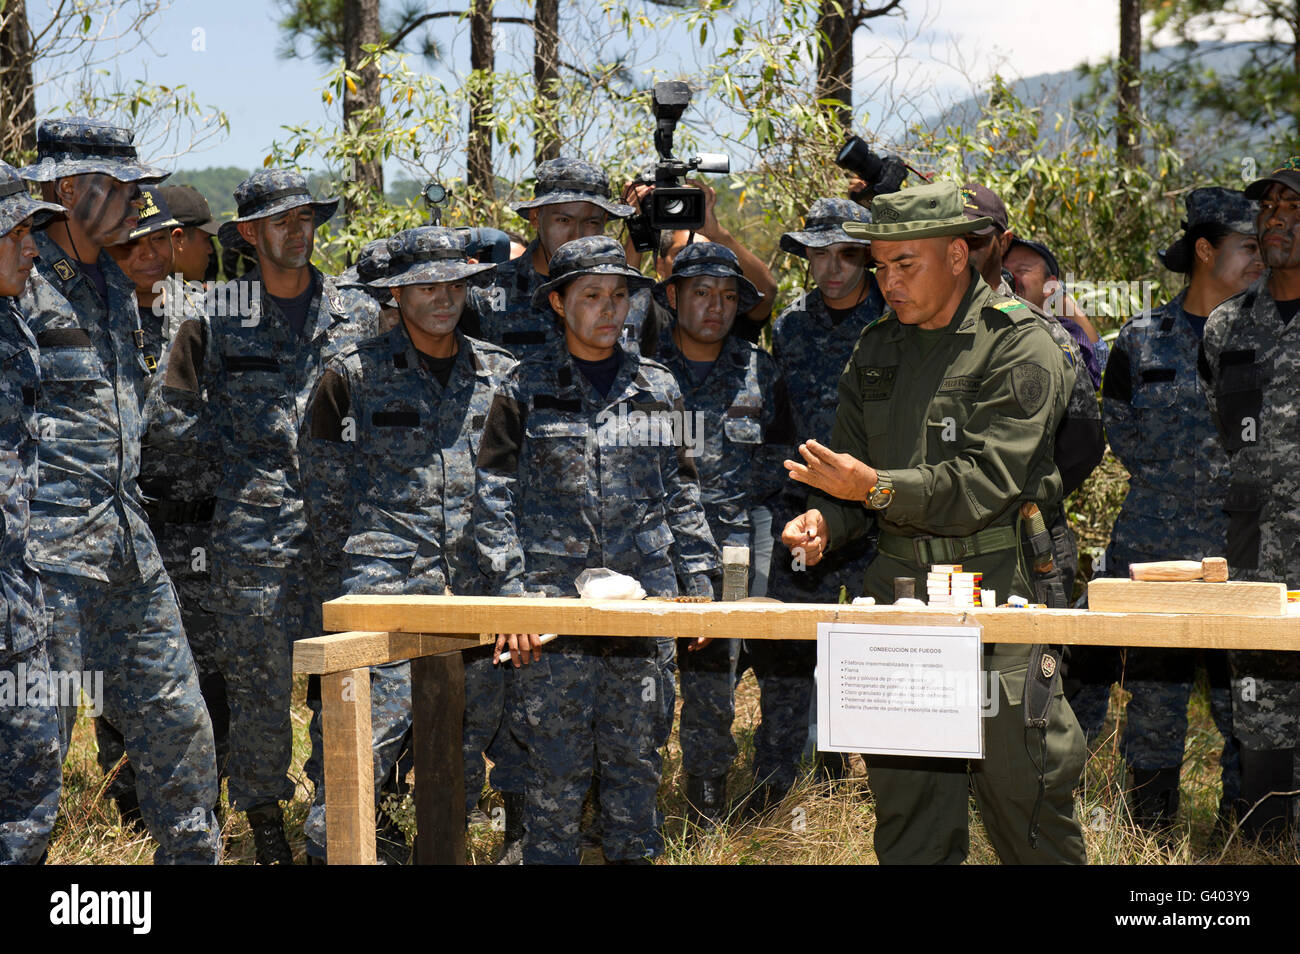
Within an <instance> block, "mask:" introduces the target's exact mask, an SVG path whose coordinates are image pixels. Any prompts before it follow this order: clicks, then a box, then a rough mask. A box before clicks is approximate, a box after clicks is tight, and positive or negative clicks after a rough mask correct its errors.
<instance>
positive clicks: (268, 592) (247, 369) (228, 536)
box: [149, 170, 375, 812]
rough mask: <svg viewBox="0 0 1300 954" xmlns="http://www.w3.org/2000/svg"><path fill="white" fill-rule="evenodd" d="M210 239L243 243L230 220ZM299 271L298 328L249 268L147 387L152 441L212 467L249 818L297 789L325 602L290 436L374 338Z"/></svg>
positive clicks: (248, 185)
mask: <svg viewBox="0 0 1300 954" xmlns="http://www.w3.org/2000/svg"><path fill="white" fill-rule="evenodd" d="M235 198H236V201H237V202H238V204H239V207H240V214H241V217H242V218H244V219H245V220H247V219H252V218H259V217H264V216H268V215H274V214H277V213H278V212H280V211H283V210H285V209H289V208H295V207H298V206H302V205H305V204H310V205H311V206H312V208H313V210H314V211H315V213H316V220H317V223H318V224H319V223H321V222H323V221H325V219H327V218H328V217H329V214H330V213H331V212H332V211H333V208H334V206H335V205H336V204H337V203H336V201H335V200H329V201H320V202H314V201H312V200H311V198H310V194H309V193H308V191H307V188H306V183H305V181H304V180H303V178H302V177H301V176H300V175H298V174H296V173H288V172H284V171H282V170H270V171H266V172H257V173H254V174H253V175H252V176H250V177H249V179H247V180H245V181H244V182H243V183H241V184H240V186H239V188H238V189H237V190H236V192H235ZM220 238H221V241H222V243H223V245H229V246H233V247H240V246H241V245H243V246H244V247H247V246H246V243H243V240H242V239H241V238H239V237H238V233H237V232H236V231H235V230H234V228H233V224H232V223H231V222H227V223H225V224H223V225H222V227H221V232H220ZM309 268H310V281H311V285H312V287H313V289H314V295H313V298H312V302H311V305H310V307H309V308H308V311H307V317H306V324H305V326H304V328H303V333H302V335H301V336H297V337H296V336H295V335H294V334H293V331H292V329H291V328H290V326H289V323H288V320H287V319H286V318H285V317H284V315H283V313H282V312H281V310H280V307H279V306H278V305H277V304H276V303H275V301H274V300H273V299H272V298H270V296H268V295H266V294H265V293H264V290H263V289H262V284H261V272H260V269H259V268H256V267H255V268H253V269H252V270H251V271H249V272H248V273H246V274H245V275H244V276H242V277H241V278H240V279H238V281H237V282H235V283H232V289H233V292H234V293H232V295H231V296H230V297H231V298H236V297H237V298H238V300H239V305H240V307H238V308H219V309H216V310H215V313H214V314H209V315H207V316H205V317H196V318H187V319H186V320H185V321H183V322H181V324H180V327H179V328H178V329H177V332H176V334H175V335H174V336H173V337H172V340H171V343H170V345H169V346H168V351H167V357H166V360H165V362H164V374H163V379H162V381H161V382H160V386H158V387H156V388H155V389H154V391H153V392H152V393H151V395H150V405H149V422H150V430H149V438H150V442H151V444H152V445H154V446H157V447H159V448H164V449H168V450H175V451H177V452H180V453H187V452H188V453H193V454H201V455H202V456H204V457H206V458H207V459H211V460H215V461H220V462H221V469H220V472H219V474H218V475H217V488H216V493H215V497H216V509H215V512H214V514H213V518H212V542H211V551H210V553H209V567H210V570H211V573H212V588H211V590H210V591H209V595H208V603H207V606H208V608H209V609H211V610H212V611H213V612H214V613H216V614H217V615H218V616H219V617H220V618H221V619H220V625H221V640H220V645H219V650H218V655H219V657H220V664H221V666H222V670H223V675H224V676H225V679H226V687H227V693H228V696H229V700H230V760H229V763H228V765H227V772H228V775H229V782H228V794H229V796H230V801H231V804H232V806H233V807H234V808H235V809H236V810H238V811H245V812H246V811H249V810H250V809H254V808H261V807H263V806H269V805H273V804H275V803H277V802H279V801H282V800H287V799H289V798H292V796H293V790H294V788H293V783H292V782H291V781H290V779H289V778H288V774H287V773H288V770H289V763H290V746H291V742H292V727H291V725H290V721H289V701H290V689H291V682H292V671H291V664H292V658H291V655H292V645H293V642H294V641H295V640H297V639H301V638H304V637H308V636H316V635H319V634H320V632H321V615H320V604H321V602H322V601H323V599H325V598H327V595H326V591H325V586H324V585H325V583H326V581H327V578H326V575H325V574H324V572H323V569H322V566H321V564H320V557H319V553H318V550H317V548H316V547H315V546H314V544H313V541H312V538H311V535H310V533H309V531H308V527H307V522H306V519H305V516H304V513H303V498H302V485H301V481H300V478H299V472H298V451H297V438H298V430H299V427H300V424H301V422H302V418H303V415H304V414H305V412H306V409H307V399H308V397H309V395H310V393H311V387H312V385H313V384H314V383H315V381H316V379H317V377H319V375H320V373H321V371H322V370H323V368H324V365H325V363H326V362H327V361H328V360H329V359H330V358H331V357H332V356H333V355H335V354H337V353H338V352H340V351H342V350H343V349H344V348H346V347H348V346H349V345H351V344H354V343H355V342H357V341H358V340H361V339H363V338H366V337H371V336H373V334H374V332H375V328H374V327H373V325H371V326H367V325H365V324H364V323H358V322H357V321H354V320H353V319H351V318H349V317H348V315H347V314H346V313H345V312H344V310H343V306H342V303H341V302H340V301H339V300H338V297H337V293H336V290H335V287H334V280H333V279H332V278H328V277H325V276H323V275H321V273H320V272H319V271H318V270H317V269H316V268H314V267H311V266H309ZM236 293H237V294H236ZM245 304H247V312H245V311H244V307H243V306H244V305H245ZM330 595H332V594H330Z"/></svg>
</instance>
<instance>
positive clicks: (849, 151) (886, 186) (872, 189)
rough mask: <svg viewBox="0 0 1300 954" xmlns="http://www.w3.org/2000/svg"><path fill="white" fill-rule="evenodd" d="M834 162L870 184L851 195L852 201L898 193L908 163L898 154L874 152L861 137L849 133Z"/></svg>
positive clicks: (905, 176) (904, 177) (905, 175)
mask: <svg viewBox="0 0 1300 954" xmlns="http://www.w3.org/2000/svg"><path fill="white" fill-rule="evenodd" d="M835 164H836V165H837V166H839V167H840V168H841V169H845V170H847V171H849V172H851V173H853V174H854V175H855V176H857V177H858V178H859V179H861V180H862V181H863V182H865V183H866V184H867V187H866V188H865V189H858V190H857V191H856V192H853V193H851V194H850V195H849V198H850V199H852V200H853V201H855V202H857V201H860V200H861V199H862V198H864V197H871V196H877V195H888V194H889V193H890V192H897V191H898V190H899V189H900V188H901V187H902V185H903V180H904V179H906V178H907V166H905V165H904V164H903V160H902V159H899V158H898V157H897V156H881V155H878V154H876V153H875V152H872V150H871V147H870V146H868V145H867V144H866V142H864V141H863V139H862V137H861V136H849V138H848V139H846V140H845V141H844V145H843V146H842V147H841V148H840V152H839V155H837V156H836V157H835Z"/></svg>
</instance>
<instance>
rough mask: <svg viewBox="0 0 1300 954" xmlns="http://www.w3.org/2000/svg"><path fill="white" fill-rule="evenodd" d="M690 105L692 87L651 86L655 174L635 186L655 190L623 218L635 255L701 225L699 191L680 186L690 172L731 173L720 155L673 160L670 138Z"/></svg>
mask: <svg viewBox="0 0 1300 954" xmlns="http://www.w3.org/2000/svg"><path fill="white" fill-rule="evenodd" d="M690 102H691V88H690V87H689V86H687V85H686V84H685V83H680V82H666V83H656V84H655V87H654V92H653V93H652V94H651V98H650V108H651V110H652V112H653V113H654V117H655V151H656V152H657V153H659V161H658V162H657V163H655V168H654V175H653V177H651V176H648V175H647V176H641V177H638V178H637V183H638V184H641V185H653V186H654V189H653V191H652V192H651V193H650V195H649V196H647V197H646V199H645V201H644V202H643V203H642V207H641V212H640V214H638V215H634V216H632V218H630V219H628V222H627V229H628V234H629V235H630V236H631V238H632V244H633V246H634V247H635V248H636V250H637V251H638V252H648V251H650V250H651V249H653V248H654V247H655V246H656V245H657V244H658V237H659V236H658V233H659V232H661V231H664V230H686V231H691V232H695V231H698V230H700V229H701V228H703V227H704V219H705V201H704V190H703V189H698V188H696V187H695V186H684V185H682V179H683V178H685V177H686V176H687V175H689V174H690V173H692V172H730V171H731V160H730V159H728V158H727V157H726V156H725V155H723V154H721V153H707V152H706V153H701V154H700V155H698V156H694V157H692V158H690V159H677V158H675V157H674V156H673V134H674V133H675V132H676V131H677V123H678V121H679V120H680V119H681V118H682V113H683V112H685V111H686V107H687V106H689V105H690Z"/></svg>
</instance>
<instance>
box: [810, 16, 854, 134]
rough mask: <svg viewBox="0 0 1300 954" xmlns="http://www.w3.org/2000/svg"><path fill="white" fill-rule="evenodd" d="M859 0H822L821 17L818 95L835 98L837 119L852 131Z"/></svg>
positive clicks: (834, 112)
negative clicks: (854, 61)
mask: <svg viewBox="0 0 1300 954" xmlns="http://www.w3.org/2000/svg"><path fill="white" fill-rule="evenodd" d="M857 26H858V21H857V4H856V3H854V2H852V0H820V12H819V13H818V17H817V32H818V33H819V34H820V36H819V43H818V44H817V99H818V100H835V101H836V102H838V103H839V104H840V105H838V106H835V107H832V109H833V114H834V117H835V120H836V121H837V122H838V123H839V124H840V125H841V126H842V127H843V128H844V130H845V132H848V130H849V127H850V126H851V125H852V123H853V31H854V30H855V29H857Z"/></svg>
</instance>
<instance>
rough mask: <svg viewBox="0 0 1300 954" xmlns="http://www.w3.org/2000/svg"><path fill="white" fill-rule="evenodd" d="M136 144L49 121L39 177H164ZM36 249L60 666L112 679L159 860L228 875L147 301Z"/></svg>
mask: <svg viewBox="0 0 1300 954" xmlns="http://www.w3.org/2000/svg"><path fill="white" fill-rule="evenodd" d="M131 138H132V134H131V133H130V131H129V130H125V129H119V128H117V127H112V126H108V125H107V124H103V123H98V122H95V121H92V120H82V119H68V120H59V121H56V122H51V121H46V122H44V123H43V124H42V127H41V130H38V136H37V139H38V143H37V148H38V156H39V161H38V163H37V164H36V165H35V166H31V167H28V168H27V169H25V170H23V173H22V174H23V177H24V178H28V179H35V180H36V181H53V180H55V179H58V178H61V177H63V176H66V175H78V174H82V173H89V172H103V173H105V174H108V175H112V176H114V177H115V178H118V179H120V180H125V181H133V180H139V179H141V178H150V177H152V178H155V179H156V178H159V177H160V176H162V175H163V173H161V172H158V171H157V170H151V169H149V168H147V167H143V166H140V165H139V164H138V163H136V162H135V161H134V149H133V147H131V145H130V142H131ZM114 170H116V171H114ZM36 243H37V248H38V250H39V252H40V258H39V259H38V262H37V265H36V268H35V270H34V271H33V272H32V276H31V278H30V280H29V281H28V285H27V289H26V291H25V292H24V293H23V296H22V299H21V301H20V308H21V310H22V312H23V313H24V315H25V316H26V318H27V322H28V327H29V328H30V329H31V331H32V332H33V334H34V335H35V336H36V341H37V344H38V346H39V348H40V361H41V380H42V384H41V397H40V400H39V401H38V403H37V408H38V411H39V414H40V422H41V424H40V430H41V433H40V444H41V447H40V466H39V471H38V473H39V481H38V488H37V491H36V493H35V495H34V496H33V498H32V523H31V535H30V540H31V556H32V560H33V562H34V563H35V565H36V568H37V569H38V570H39V571H40V572H41V573H42V575H43V582H44V584H45V585H44V590H45V599H46V603H47V605H49V606H50V607H51V610H52V612H51V624H52V625H51V632H50V667H51V669H53V670H55V671H57V672H65V673H72V672H82V671H100V672H102V673H103V677H102V678H103V690H104V698H103V700H102V702H103V712H104V714H105V715H107V716H108V718H109V719H110V720H111V721H112V723H113V724H114V725H115V726H117V727H118V729H119V730H120V731H121V732H122V735H123V737H124V738H125V740H126V751H127V753H128V755H129V756H130V759H131V762H132V764H133V765H134V766H135V767H136V772H137V778H138V783H137V790H138V792H139V796H140V808H141V814H142V816H143V818H144V821H145V823H146V824H147V825H148V827H149V830H150V832H151V833H152V834H153V836H154V838H155V839H157V841H158V845H159V847H158V849H157V851H156V852H155V855H154V860H155V861H157V862H160V863H161V862H172V863H177V862H191V863H214V862H216V861H217V860H218V859H219V857H220V844H219V836H218V832H217V826H216V818H215V816H214V815H213V813H212V805H213V803H214V802H215V801H216V759H215V754H214V751H213V742H212V726H211V723H210V721H209V719H208V713H207V709H206V708H205V707H204V704H203V699H202V696H201V695H200V693H199V684H198V678H197V675H196V672H195V667H194V659H193V656H192V654H191V652H190V648H189V644H188V642H187V641H186V639H185V632H184V629H183V626H182V623H181V617H180V610H179V607H178V605H177V602H176V595H175V591H174V589H173V587H172V584H171V581H170V580H169V579H168V578H167V574H166V572H165V571H164V569H163V565H162V560H161V559H160V558H159V555H158V548H157V546H156V544H155V542H154V538H153V535H152V534H151V533H150V532H149V527H148V523H147V519H146V517H145V514H144V510H143V506H142V501H141V498H140V494H139V490H138V488H137V486H136V484H135V478H136V476H137V474H138V473H139V467H140V438H141V434H142V431H143V426H142V422H141V416H140V406H139V402H138V397H137V394H138V387H139V384H140V380H141V378H142V377H143V376H144V375H146V373H147V370H148V369H147V368H146V366H145V363H144V358H143V351H142V344H143V340H142V334H141V331H140V321H139V313H138V311H137V308H136V300H135V292H134V288H133V286H132V285H131V282H130V280H129V279H127V277H126V276H125V275H124V274H122V271H121V270H120V269H119V268H118V267H117V264H116V263H115V262H114V261H113V259H112V258H111V257H110V256H109V255H108V254H107V253H106V252H104V253H101V254H100V256H99V259H98V261H97V264H98V266H99V268H100V269H101V271H102V274H103V276H104V279H105V281H106V283H107V290H108V300H107V302H105V301H104V300H103V299H102V298H100V296H99V293H98V292H97V291H96V289H95V287H94V285H93V284H92V283H91V281H90V280H89V279H88V278H87V277H86V276H85V275H84V274H83V272H82V271H81V269H79V268H78V267H77V264H76V263H75V262H74V261H73V260H72V259H71V258H70V257H69V256H68V255H66V254H65V253H64V252H63V250H62V249H61V248H60V247H59V246H58V245H56V244H55V243H54V242H53V241H52V240H51V239H50V238H49V237H48V236H47V235H45V234H41V235H38V236H37V237H36ZM75 716H76V709H75V706H64V707H61V709H60V721H61V726H60V728H61V745H62V747H63V748H64V750H66V748H67V745H68V742H69V740H70V738H71V734H72V725H73V720H74V718H75Z"/></svg>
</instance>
